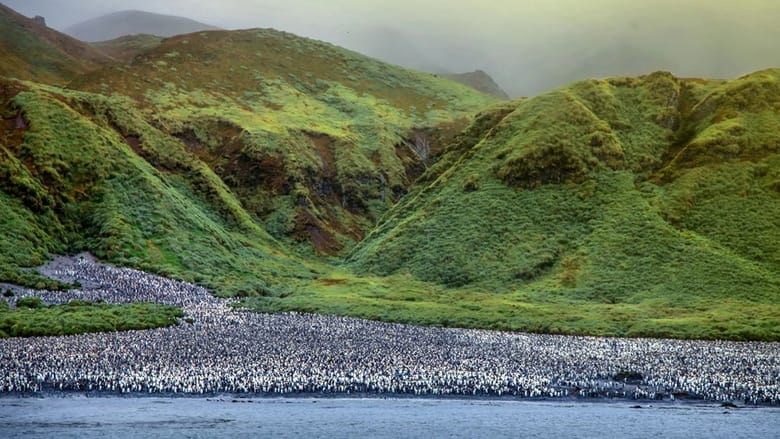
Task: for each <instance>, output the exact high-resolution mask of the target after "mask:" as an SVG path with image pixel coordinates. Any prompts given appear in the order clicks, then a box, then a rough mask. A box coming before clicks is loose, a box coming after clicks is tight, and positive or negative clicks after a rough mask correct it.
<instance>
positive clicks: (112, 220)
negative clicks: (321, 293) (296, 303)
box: [0, 31, 492, 296]
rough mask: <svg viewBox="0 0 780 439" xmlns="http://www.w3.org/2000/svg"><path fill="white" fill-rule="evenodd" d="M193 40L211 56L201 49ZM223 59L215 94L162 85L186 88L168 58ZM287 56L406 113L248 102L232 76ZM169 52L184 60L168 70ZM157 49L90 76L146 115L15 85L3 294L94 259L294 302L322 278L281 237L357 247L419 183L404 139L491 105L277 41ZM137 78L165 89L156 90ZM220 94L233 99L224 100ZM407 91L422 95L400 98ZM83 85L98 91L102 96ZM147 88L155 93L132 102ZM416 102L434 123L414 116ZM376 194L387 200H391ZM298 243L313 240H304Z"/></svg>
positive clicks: (7, 122)
mask: <svg viewBox="0 0 780 439" xmlns="http://www.w3.org/2000/svg"><path fill="white" fill-rule="evenodd" d="M186 38H199V39H203V41H199V42H198V43H199V44H195V43H193V44H192V45H189V43H188V42H187V40H186ZM212 40H214V41H212ZM242 44H243V45H242ZM224 45H228V46H229V47H227V48H226V50H227V51H228V53H226V54H225V57H226V58H225V59H224V60H217V61H219V62H216V61H215V63H214V64H215V65H214V66H213V70H211V71H208V69H206V70H205V71H201V72H200V73H201V74H198V75H197V76H196V79H192V81H191V85H192V86H193V87H200V86H203V87H204V88H203V89H200V88H198V89H197V90H186V91H185V90H180V89H178V88H176V87H175V86H174V87H173V88H171V83H169V82H166V81H165V80H168V79H170V80H176V79H177V78H179V76H180V75H179V74H176V73H175V72H173V73H171V72H172V71H173V70H175V69H174V68H173V67H172V66H171V67H170V68H167V69H163V70H162V71H161V70H160V65H161V63H160V61H161V59H165V60H169V61H170V63H171V64H176V65H178V66H179V68H181V69H182V72H181V74H184V72H185V71H187V69H200V67H202V63H201V61H199V60H193V59H192V57H193V56H194V55H192V54H189V53H187V52H185V49H187V48H188V47H198V49H197V50H201V51H202V49H203V47H206V48H207V49H209V50H210V49H216V48H219V47H224ZM290 45H301V47H303V48H305V49H306V50H309V52H307V53H306V54H308V55H312V53H311V52H312V51H325V52H324V55H327V56H334V57H335V56H337V55H338V56H339V57H340V60H341V61H340V62H341V63H351V65H352V67H354V68H355V69H363V70H361V71H357V70H356V73H355V74H359V75H363V76H361V77H362V78H363V79H361V83H365V84H369V85H368V86H369V87H373V85H372V84H373V82H372V81H375V80H376V78H375V76H376V75H378V73H376V72H374V70H377V71H381V72H382V73H383V74H384V73H387V77H386V78H385V81H386V82H387V83H382V84H381V87H380V88H382V90H384V93H386V94H387V95H391V94H392V95H393V96H395V97H396V98H398V99H401V100H400V101H397V102H395V103H390V102H389V101H386V100H384V99H381V98H379V97H377V96H376V95H373V94H370V93H368V92H367V91H366V90H364V89H362V88H361V87H362V86H358V85H355V84H352V83H350V84H348V85H349V86H348V85H342V84H341V83H339V82H333V83H327V82H321V83H320V85H321V86H322V87H324V89H323V90H320V92H317V93H315V92H314V91H312V90H308V91H306V92H304V91H300V90H297V89H296V88H295V87H303V85H302V84H301V83H298V82H292V80H290V81H291V82H287V81H285V80H281V79H279V78H276V79H268V80H266V79H261V80H259V81H260V82H259V83H258V79H257V75H258V73H257V72H253V73H251V74H250V79H248V80H249V81H251V83H252V84H253V86H254V87H259V88H257V90H258V91H256V92H253V93H255V94H252V93H250V92H248V91H245V90H244V91H241V90H243V88H242V87H243V85H242V80H244V79H246V78H243V79H242V78H241V77H240V75H233V74H232V73H230V72H229V71H228V69H226V68H225V67H224V65H226V64H230V61H232V60H231V58H230V57H232V56H237V57H240V56H245V55H242V54H248V55H247V56H251V57H257V55H256V54H255V52H257V51H258V50H260V49H262V50H267V51H270V52H273V53H276V54H277V56H279V55H278V53H282V52H283V51H284V50H287V49H288V47H287V46H290ZM277 46H279V47H277ZM171 48H174V49H175V48H179V49H180V50H182V52H180V53H179V54H176V55H171V52H170V49H171ZM158 49H159V50H156V51H155V50H153V51H152V52H150V53H149V55H147V56H148V58H149V59H147V60H143V59H142V60H139V63H137V64H135V65H133V66H129V67H127V68H126V69H125V68H116V69H108V70H106V71H102V72H98V73H95V74H94V75H91V76H89V78H92V79H94V78H96V77H97V78H100V77H103V76H102V75H105V80H106V81H115V84H116V85H107V84H105V83H103V82H97V84H98V85H97V87H98V88H99V89H100V90H101V91H104V92H108V91H115V90H114V88H115V87H128V88H127V89H124V90H123V92H125V93H127V94H128V95H130V96H132V98H135V99H136V100H133V99H131V98H128V97H125V96H123V95H120V94H117V93H112V94H111V95H110V96H106V95H100V94H95V93H86V92H77V91H71V90H63V89H59V88H56V87H49V86H43V85H37V84H33V83H20V82H16V81H8V80H6V81H3V87H2V91H3V102H5V105H4V106H3V107H2V117H3V125H2V129H0V142H2V143H0V146H2V149H0V153H2V155H0V158H1V159H2V160H0V172H2V175H3V179H2V180H0V202H1V203H2V207H3V210H4V211H7V212H9V214H8V215H4V216H3V217H2V219H1V220H2V221H3V222H4V225H6V227H4V228H3V230H0V242H3V245H4V247H5V248H6V249H7V250H8V251H4V252H3V253H2V255H0V274H2V278H3V279H4V280H8V281H13V282H16V283H21V284H24V285H28V286H44V285H45V286H49V287H61V286H60V285H51V284H50V283H49V282H50V281H46V280H44V279H41V278H39V277H37V276H36V275H34V274H33V272H30V271H26V270H23V268H24V267H30V266H34V265H36V264H39V263H41V262H42V261H44V260H45V258H46V255H47V254H48V253H50V252H70V251H77V250H81V249H88V250H91V251H93V252H96V253H97V254H98V256H100V257H102V258H105V259H109V260H111V261H113V262H116V263H119V264H123V265H130V266H133V267H139V268H143V269H147V270H151V271H155V272H159V273H164V274H170V275H175V276H177V277H179V278H183V279H186V280H193V281H197V282H198V283H200V284H202V285H205V286H207V287H209V288H212V289H213V290H214V291H215V293H217V294H220V295H250V296H251V295H261V294H285V293H286V291H287V290H288V289H289V288H288V287H287V285H288V284H289V283H290V280H291V279H310V278H312V277H313V276H314V273H315V272H316V271H318V270H320V269H321V268H320V267H321V265H320V264H321V263H320V262H318V261H314V262H311V263H304V262H302V261H301V260H299V258H298V257H296V256H291V252H290V250H289V247H287V246H286V245H285V244H282V243H279V242H278V239H277V238H281V239H282V240H283V241H287V242H288V243H290V242H295V240H301V241H304V242H306V240H308V239H310V238H318V237H321V235H322V234H318V233H317V232H318V231H319V227H320V225H321V224H322V223H323V221H325V220H327V221H329V222H330V224H333V227H334V228H336V229H337V230H338V233H340V234H341V235H339V239H342V235H343V236H345V237H346V238H343V239H345V240H347V241H349V240H352V239H357V238H359V236H360V235H361V234H362V228H363V227H369V226H370V224H371V221H372V215H377V213H376V212H381V211H383V210H385V209H386V208H387V207H388V206H390V205H391V204H392V195H390V194H391V193H392V192H391V189H390V188H394V189H397V190H398V191H403V190H405V188H406V186H407V185H408V184H409V181H406V180H404V181H402V179H408V178H409V176H408V175H407V174H406V172H407V171H406V168H405V166H406V165H408V163H405V162H404V160H408V161H409V162H413V163H417V164H420V163H421V160H420V159H419V158H417V159H415V158H414V157H411V156H412V155H413V154H411V153H409V154H403V153H396V146H397V143H398V142H400V141H401V133H405V132H406V130H411V129H412V128H415V127H417V126H418V125H419V127H429V126H431V125H434V124H438V123H440V122H443V121H445V122H446V121H449V120H451V119H453V118H457V117H463V116H465V115H466V114H467V113H468V112H469V111H471V110H473V109H474V108H476V107H478V106H480V105H482V104H483V103H485V102H492V98H489V97H486V96H482V95H480V94H477V93H475V92H473V91H471V90H468V89H466V88H464V87H461V86H460V85H457V84H454V83H450V82H447V81H442V80H439V79H436V78H434V77H433V76H431V75H426V74H418V73H414V72H409V71H406V70H402V69H399V68H395V67H391V66H387V65H384V64H381V63H378V62H376V61H373V60H370V59H368V58H365V57H361V56H359V55H357V54H354V53H352V52H346V51H342V50H341V49H337V48H335V47H332V46H329V45H325V44H324V43H318V42H313V41H309V40H304V39H301V38H298V37H293V36H291V35H289V34H283V33H278V32H274V31H246V32H235V33H229V32H216V33H204V34H197V35H191V36H189V37H182V38H178V39H177V38H174V39H169V40H166V41H165V43H163V44H162V45H161V46H160V48H158ZM228 49H229V50H228ZM197 50H196V53H201V54H203V52H198V51H197ZM301 50H303V49H301ZM208 53H212V52H210V51H208V52H206V55H208ZM301 56H303V55H301ZM156 57H159V58H161V59H157V58H156ZM179 58H181V60H179V61H177V59H179ZM254 62H255V64H253V67H255V68H264V69H265V70H264V74H266V75H268V78H274V75H275V74H276V73H274V72H276V70H274V69H279V68H280V67H279V66H275V67H267V63H268V62H270V61H269V60H268V59H265V58H262V59H260V60H259V61H254ZM328 62H329V61H328V59H326V58H323V57H320V58H319V59H318V61H317V63H316V66H317V68H320V69H323V71H324V70H327V69H331V68H335V67H333V65H328ZM331 64H333V63H331ZM149 69H151V70H152V71H154V74H152V73H150V72H149V71H148V70H149ZM288 69H289V68H288ZM241 70H242V71H244V70H245V69H241ZM290 70H291V69H290ZM372 72H373V73H372ZM372 74H373V75H374V76H371V75H372ZM167 75H170V76H167ZM290 76H294V75H293V74H292V73H290ZM302 76H303V75H302ZM336 76H338V75H336ZM139 78H144V79H145V80H151V79H149V78H155V81H154V83H156V84H160V88H155V87H147V85H148V84H146V83H145V82H143V81H142V82H141V83H139ZM334 78H335V76H334ZM199 81H206V82H204V83H200V82H199ZM214 81H217V82H219V81H224V83H225V84H231V87H233V88H229V89H228V88H220V89H219V90H212V89H211V87H209V86H208V85H209V84H211V83H212V82H214ZM311 81H314V80H313V79H312V80H311ZM349 81H351V80H349ZM403 81H408V82H409V84H410V87H416V88H410V89H408V90H407V91H406V92H400V93H397V94H393V93H392V92H391V88H392V87H396V86H400V84H402V82H403ZM80 84H82V85H83V88H90V87H89V86H88V85H89V84H91V82H90V80H86V79H85V80H84V81H82V82H81V83H80ZM112 84H114V83H112ZM141 84H143V86H144V87H143V90H144V92H143V93H133V92H132V91H131V90H135V89H136V87H139V88H140V87H141ZM188 84H190V83H189V82H188ZM258 84H259V85H258ZM292 84H294V85H295V87H294V86H293V85H292ZM323 84H325V85H323ZM310 85H311V84H310ZM188 86H189V85H188ZM377 86H379V85H377ZM429 99H430V102H429ZM450 101H453V102H455V103H450ZM414 102H418V103H425V105H426V106H428V104H429V103H430V108H429V109H428V110H425V111H421V115H420V116H417V115H414V114H412V109H411V107H410V106H411V105H412V104H413V103H414ZM404 105H406V107H403V106H404ZM420 105H422V104H420ZM402 107H403V108H402ZM20 121H21V122H20ZM19 123H21V124H22V125H23V126H22V127H21V128H18V127H17V125H18V124H19ZM223 131H224V132H223ZM226 133H227V134H226ZM225 136H228V137H229V138H226V137H225ZM231 136H232V137H231ZM320 140H322V142H320ZM406 149H409V147H408V146H406ZM420 166H421V165H420ZM325 168H327V170H325ZM322 173H325V174H327V178H328V181H322V180H321V177H322V176H321V174H322ZM372 178H376V180H372ZM382 181H384V182H385V183H382ZM380 184H384V185H385V186H387V187H388V189H387V190H386V192H387V193H388V195H387V196H386V197H385V198H383V196H384V194H383V192H385V190H384V189H383V188H380ZM391 185H392V186H391ZM333 186H337V189H327V188H328V187H333ZM320 187H323V189H322V192H323V194H319V193H318V191H319V190H320V189H319V188H320ZM329 192H330V193H329ZM236 195H238V197H237V196H236ZM315 201H316V203H315ZM247 207H249V209H247ZM263 213H264V215H263ZM258 218H260V219H261V220H258ZM321 218H324V220H323V219H321ZM322 228H326V227H325V226H323V227H322ZM267 230H268V231H270V232H272V233H273V234H275V235H276V237H273V236H271V235H269V233H268V232H267ZM301 231H303V232H310V233H311V234H312V236H311V237H310V236H299V235H298V233H299V232H301ZM327 232H328V233H329V232H330V230H327ZM312 240H314V239H312ZM320 241H324V242H325V244H331V243H332V242H334V241H335V244H333V247H332V248H327V247H326V248H325V250H333V251H338V250H340V249H341V248H342V247H343V245H342V244H341V242H340V241H337V240H335V239H334V238H332V237H330V241H328V240H327V239H320ZM319 244H322V242H319Z"/></svg>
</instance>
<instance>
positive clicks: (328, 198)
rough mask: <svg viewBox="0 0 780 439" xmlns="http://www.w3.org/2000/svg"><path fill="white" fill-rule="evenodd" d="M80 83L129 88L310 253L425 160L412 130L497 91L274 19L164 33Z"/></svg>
mask: <svg viewBox="0 0 780 439" xmlns="http://www.w3.org/2000/svg"><path fill="white" fill-rule="evenodd" d="M72 86H73V87H76V88H80V89H83V90H88V91H92V92H100V93H104V94H111V93H118V94H122V95H126V96H130V97H132V98H134V99H135V100H136V101H137V102H138V103H139V105H140V107H141V108H143V109H144V110H145V112H146V114H147V116H148V118H151V119H154V123H155V125H156V126H158V127H161V128H162V129H163V130H165V131H166V132H168V133H171V134H174V135H176V136H178V137H179V138H181V139H182V140H183V141H184V142H185V144H186V145H187V146H188V148H189V150H190V151H191V152H192V153H193V154H195V155H197V156H198V158H199V159H201V160H202V161H203V162H204V163H206V164H207V165H208V166H209V167H210V168H211V169H213V170H214V171H215V172H216V173H217V175H219V176H220V177H221V178H222V179H223V180H224V181H225V182H226V183H227V184H228V186H229V187H230V189H231V190H232V191H233V192H234V193H236V194H237V196H238V198H239V200H240V201H241V202H242V203H243V205H244V206H245V207H246V208H247V209H248V211H249V212H250V213H251V214H252V215H254V216H256V217H258V218H260V219H261V221H262V224H263V226H264V227H265V228H266V229H267V230H269V231H270V232H271V233H272V234H273V235H274V236H275V237H276V238H277V239H281V240H284V241H286V242H288V243H296V242H301V243H303V245H302V246H299V247H300V249H301V250H302V251H304V252H305V253H306V254H311V253H312V250H313V252H316V253H317V254H336V253H339V252H340V251H342V249H344V248H345V247H350V246H351V245H352V244H353V243H354V242H355V241H356V240H359V239H360V238H361V237H362V236H363V234H364V233H365V232H366V231H367V230H369V229H370V228H371V227H372V225H373V223H374V221H375V219H376V218H377V217H378V216H380V215H381V214H382V213H383V212H384V211H385V210H387V208H389V207H390V206H391V205H392V204H393V202H394V201H395V200H397V198H398V197H399V196H400V195H401V194H403V193H404V192H405V191H406V189H407V188H408V186H409V185H410V184H411V182H412V180H413V179H414V178H415V177H416V175H417V174H418V173H419V169H421V168H422V167H423V160H422V159H424V157H420V155H419V154H417V152H416V151H415V148H414V145H413V144H414V143H415V139H416V138H417V134H420V133H423V134H425V136H426V137H430V138H432V140H430V141H431V142H432V143H435V140H436V139H435V137H436V136H435V135H431V133H430V131H431V127H437V126H440V125H441V124H442V123H451V122H452V121H454V120H456V119H463V120H465V119H466V117H468V116H470V115H471V114H472V113H473V112H475V111H477V110H478V109H480V108H482V107H484V106H485V105H487V104H489V103H492V102H494V99H493V98H491V97H488V96H486V95H482V94H480V93H478V92H475V91H474V90H471V89H468V88H467V87H465V86H462V85H460V84H456V83H453V82H450V81H447V80H443V79H440V78H437V77H435V76H434V75H430V74H425V73H418V72H413V71H409V70H405V69H401V68H399V67H395V66H391V65H387V64H384V63H381V62H378V61H376V60H373V59H370V58H367V57H364V56H362V55H359V54H356V53H354V52H350V51H347V50H344V49H341V48H338V47H335V46H332V45H330V44H326V43H322V42H318V41H313V40H308V39H304V38H300V37H296V36H294V35H291V34H287V33H283V32H277V31H273V30H247V31H232V32H227V31H217V32H201V33H195V34H189V35H184V36H178V37H173V38H169V39H166V40H164V41H163V42H162V43H161V44H160V45H159V46H157V47H155V48H153V49H151V50H149V51H147V52H145V53H144V55H142V56H139V57H138V58H136V59H135V61H134V62H133V63H132V64H131V65H129V66H124V67H121V68H120V67H117V68H109V69H105V70H102V71H99V72H95V73H93V74H90V75H87V76H85V77H83V78H82V79H79V80H78V81H76V82H75V83H74V84H72ZM432 147H433V148H434V149H435V147H436V145H435V144H434V145H433V146H432ZM312 244H313V245H312Z"/></svg>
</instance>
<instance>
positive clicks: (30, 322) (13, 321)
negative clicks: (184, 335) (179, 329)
mask: <svg viewBox="0 0 780 439" xmlns="http://www.w3.org/2000/svg"><path fill="white" fill-rule="evenodd" d="M36 299H37V301H36ZM25 300H26V301H27V302H31V303H32V302H35V303H36V304H37V305H36V306H29V305H25V306H23V305H24V304H23V303H22V302H23V301H25ZM3 303H5V302H4V301H3ZM183 315H184V313H183V312H182V310H181V309H179V308H176V307H173V306H167V305H159V304H153V303H132V304H123V305H109V304H106V303H89V302H78V301H75V302H72V303H69V304H66V305H53V306H43V305H42V303H41V302H40V298H37V297H31V298H26V299H23V300H20V301H19V304H18V307H17V308H16V309H13V310H9V309H7V308H5V309H0V334H4V336H5V337H9V336H10V337H33V336H50V335H73V334H81V333H84V332H112V331H128V330H134V329H150V328H159V327H163V326H171V325H175V324H177V323H178V319H179V318H181V317H182V316H183Z"/></svg>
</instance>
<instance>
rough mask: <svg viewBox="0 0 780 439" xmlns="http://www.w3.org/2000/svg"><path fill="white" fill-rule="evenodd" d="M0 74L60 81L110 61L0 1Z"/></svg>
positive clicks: (36, 79) (41, 80)
mask: <svg viewBox="0 0 780 439" xmlns="http://www.w3.org/2000/svg"><path fill="white" fill-rule="evenodd" d="M0 60H2V62H0V76H7V77H14V78H19V79H28V80H34V81H39V82H47V83H57V84H64V83H67V82H68V81H71V80H72V79H74V78H75V77H76V76H78V75H80V74H82V73H84V72H87V71H89V70H93V69H96V68H98V67H100V66H102V65H106V64H109V63H111V62H112V61H111V59H110V58H109V57H107V56H106V55H104V54H102V53H101V52H99V51H98V50H96V49H95V48H93V47H91V46H89V45H88V44H86V43H82V42H81V41H78V40H76V39H74V38H71V37H68V36H67V35H64V34H61V33H59V32H57V31H54V30H52V29H49V28H47V27H45V26H41V25H39V24H38V23H36V22H34V21H33V20H31V19H29V18H27V17H24V16H22V15H19V14H17V13H16V12H14V11H13V10H11V9H9V8H8V7H6V6H4V5H1V4H0Z"/></svg>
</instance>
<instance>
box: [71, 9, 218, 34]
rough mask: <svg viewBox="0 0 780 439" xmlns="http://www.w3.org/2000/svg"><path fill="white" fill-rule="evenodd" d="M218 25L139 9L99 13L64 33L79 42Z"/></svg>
mask: <svg viewBox="0 0 780 439" xmlns="http://www.w3.org/2000/svg"><path fill="white" fill-rule="evenodd" d="M219 29H220V28H218V27H216V26H212V25H209V24H205V23H201V22H198V21H195V20H192V19H189V18H185V17H180V16H176V15H166V14H156V13H153V12H147V11H140V10H125V11H117V12H112V13H110V14H106V15H101V16H99V17H95V18H92V19H89V20H86V21H84V22H81V23H78V24H75V25H73V26H70V27H68V28H66V29H65V30H64V33H66V34H68V35H70V36H72V37H74V38H77V39H79V40H81V41H87V42H98V41H108V40H113V39H115V38H119V37H123V36H128V35H138V34H146V35H155V36H158V37H171V36H174V35H180V34H188V33H192V32H200V31H204V30H219Z"/></svg>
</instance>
